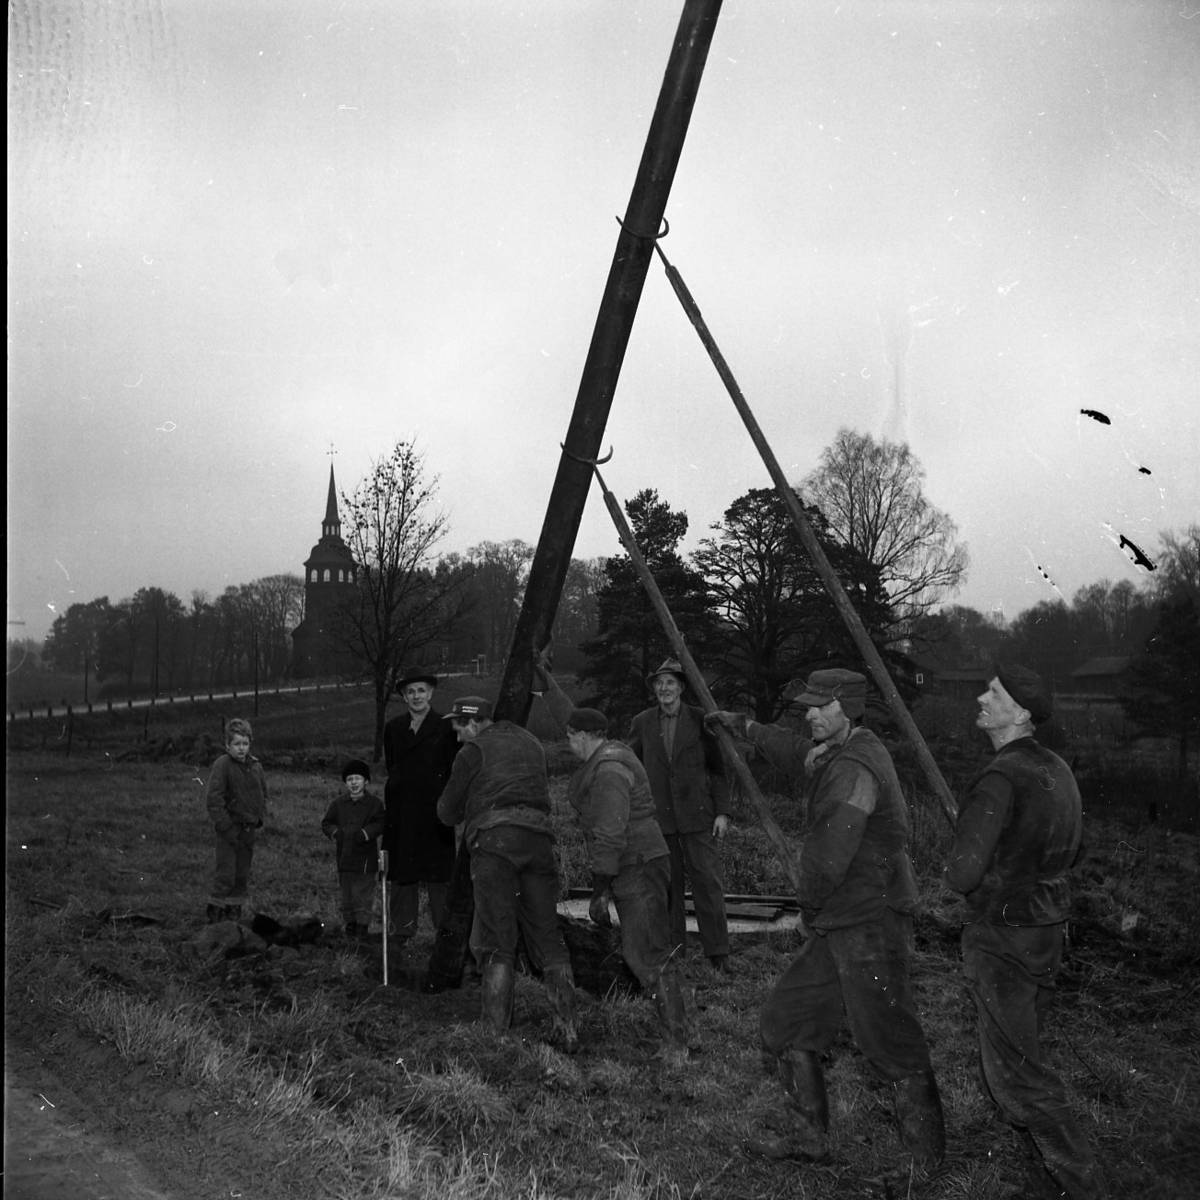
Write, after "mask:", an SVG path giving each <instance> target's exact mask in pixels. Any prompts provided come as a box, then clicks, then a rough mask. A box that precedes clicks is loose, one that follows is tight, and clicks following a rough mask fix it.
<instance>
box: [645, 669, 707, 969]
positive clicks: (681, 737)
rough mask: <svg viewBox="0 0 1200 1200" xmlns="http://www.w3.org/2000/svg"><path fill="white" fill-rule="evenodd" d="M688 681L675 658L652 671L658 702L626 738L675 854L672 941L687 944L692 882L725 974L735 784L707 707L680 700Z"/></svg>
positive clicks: (702, 925) (699, 916)
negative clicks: (726, 862) (726, 863)
mask: <svg viewBox="0 0 1200 1200" xmlns="http://www.w3.org/2000/svg"><path fill="white" fill-rule="evenodd" d="M686 681H687V677H686V676H685V675H684V672H683V667H682V665H681V664H680V663H679V662H677V661H676V660H675V659H673V658H668V659H667V660H666V662H664V663H663V665H662V666H661V667H659V668H658V670H657V671H655V672H654V674H653V675H650V676H648V677H647V679H646V683H647V685H648V686H649V687H650V689H651V690H652V691H653V692H654V695H655V698H656V699H657V701H658V703H657V704H656V705H655V706H654V707H653V708H647V709H646V710H645V711H643V712H640V713H638V715H637V716H636V717H634V718H633V721H632V722H631V724H630V726H629V736H628V737H626V739H625V741H626V744H627V745H628V746H629V748H630V749H631V750H632V751H633V752H634V754H636V755H637V756H638V758H640V759H641V761H642V765H643V766H644V767H645V768H646V774H647V775H648V776H649V778H650V790H651V791H652V792H653V794H654V805H655V808H656V810H657V812H658V825H659V828H660V829H661V830H662V833H663V837H665V838H666V839H667V849H668V850H669V851H670V852H671V889H670V892H669V893H668V899H669V903H668V912H669V913H670V918H671V941H672V943H673V944H674V945H675V946H677V947H685V946H686V945H687V912H686V909H685V907H684V881H685V879H686V880H688V881H690V883H691V885H692V901H693V903H694V904H695V906H696V925H697V927H698V928H699V931H700V946H701V948H702V949H703V951H704V955H705V957H706V958H707V959H708V961H709V962H710V963H712V965H713V967H714V968H715V969H716V970H718V971H723V972H727V971H728V970H729V927H728V923H727V921H726V917H725V880H724V878H723V877H722V874H721V856H720V853H719V851H718V845H719V843H720V841H721V839H722V838H723V837H724V836H725V832H726V830H727V829H728V828H729V783H728V781H727V780H726V778H725V762H724V760H723V759H722V757H721V747H720V745H719V744H718V742H717V739H716V738H715V737H714V736H713V734H712V731H711V730H709V729H706V728H705V726H704V712H703V710H701V709H699V708H696V707H694V706H692V705H690V704H684V703H683V702H682V697H683V688H684V684H685V683H686Z"/></svg>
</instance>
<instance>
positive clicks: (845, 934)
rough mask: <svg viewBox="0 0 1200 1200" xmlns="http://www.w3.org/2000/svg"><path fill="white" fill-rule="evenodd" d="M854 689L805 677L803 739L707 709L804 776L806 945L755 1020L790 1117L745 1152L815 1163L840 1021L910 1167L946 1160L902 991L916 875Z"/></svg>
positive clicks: (904, 824)
mask: <svg viewBox="0 0 1200 1200" xmlns="http://www.w3.org/2000/svg"><path fill="white" fill-rule="evenodd" d="M866 694H867V681H866V678H865V676H863V675H860V674H858V672H856V671H843V670H823V671H814V672H813V673H812V674H811V675H810V676H809V677H808V680H807V683H806V684H805V685H804V687H803V690H802V691H801V693H800V694H799V695H797V696H795V697H794V699H793V701H792V703H793V704H795V705H800V706H803V707H805V708H806V709H807V714H806V717H807V722H808V727H809V730H810V732H811V734H812V737H811V738H805V737H803V736H802V735H801V734H799V733H797V732H795V731H793V730H791V729H787V728H784V727H783V726H779V725H760V724H758V723H757V722H755V721H751V720H749V719H748V718H747V717H745V716H744V715H741V714H737V713H731V712H717V713H712V714H710V715H709V716H708V717H706V718H705V719H706V720H707V721H709V722H710V723H715V722H719V723H720V724H722V725H724V726H725V727H726V728H727V729H729V730H730V731H732V732H733V733H735V734H737V735H739V736H741V737H743V738H746V739H748V740H749V741H751V742H753V743H754V744H755V745H756V746H758V747H759V749H760V750H762V752H763V753H764V755H765V756H766V758H767V759H768V760H769V761H770V762H771V763H772V764H773V765H774V766H776V767H778V768H780V769H781V770H784V771H788V772H790V773H792V774H796V775H801V776H804V777H805V778H806V785H805V796H806V798H807V800H808V804H809V814H808V815H809V834H808V837H807V838H806V839H805V842H804V849H803V851H802V852H801V855H800V874H801V881H800V893H799V900H800V911H801V913H802V915H803V918H804V921H805V923H806V925H807V927H808V931H809V937H808V938H807V940H806V941H805V943H804V946H803V947H802V948H801V950H800V952H799V954H797V955H796V957H795V958H794V959H793V960H792V962H791V963H790V964H789V966H788V967H787V969H786V970H785V971H784V973H783V975H782V976H781V977H780V978H779V981H778V982H777V983H776V984H775V988H774V990H773V991H772V992H771V995H770V996H769V997H768V998H767V1001H766V1003H765V1004H764V1005H763V1009H762V1013H761V1014H760V1020H759V1028H760V1033H761V1037H762V1045H763V1049H764V1050H765V1051H766V1052H767V1053H768V1054H770V1055H772V1056H774V1058H775V1059H776V1062H777V1064H778V1068H779V1074H780V1078H781V1079H782V1081H783V1087H784V1091H785V1092H786V1094H787V1097H788V1100H789V1101H790V1103H791V1106H792V1108H793V1119H792V1121H791V1122H790V1125H789V1127H788V1128H787V1131H786V1132H785V1133H784V1134H783V1136H780V1137H775V1136H764V1137H760V1138H754V1139H752V1140H751V1141H750V1142H749V1143H748V1144H747V1149H749V1150H751V1151H753V1152H755V1153H760V1154H765V1155H767V1156H768V1157H771V1158H797V1157H798V1158H807V1159H811V1160H814V1161H820V1160H821V1159H823V1158H825V1157H826V1156H827V1154H828V1145H827V1136H828V1128H829V1102H828V1099H827V1095H826V1091H825V1080H824V1077H823V1075H822V1072H821V1060H820V1055H821V1054H822V1052H824V1051H826V1050H828V1049H829V1047H830V1046H831V1045H832V1044H833V1041H834V1038H835V1036H836V1035H837V1032H838V1029H839V1027H840V1025H841V1023H842V1020H843V1018H844V1019H845V1020H846V1022H847V1023H848V1024H849V1026H850V1032H851V1034H852V1035H853V1037H854V1040H855V1043H856V1044H857V1045H858V1048H859V1050H861V1051H862V1054H863V1057H864V1058H866V1059H867V1061H868V1062H869V1063H870V1064H871V1065H872V1067H873V1068H874V1069H875V1070H876V1072H878V1074H879V1075H881V1076H882V1077H883V1078H884V1079H885V1080H887V1081H888V1082H889V1083H891V1084H892V1086H893V1090H894V1094H895V1100H896V1113H897V1117H898V1118H899V1126H900V1137H901V1141H902V1142H903V1144H904V1146H905V1149H906V1151H907V1152H908V1154H909V1156H910V1157H911V1163H912V1166H913V1167H915V1168H916V1169H917V1170H928V1169H930V1168H932V1167H934V1166H936V1165H937V1164H938V1163H939V1162H941V1160H942V1158H943V1157H944V1155H945V1143H946V1135H945V1125H944V1121H943V1117H942V1104H941V1099H940V1097H939V1095H938V1089H937V1083H936V1081H935V1080H934V1076H933V1068H932V1066H931V1065H930V1060H929V1046H928V1044H927V1042H926V1040H925V1034H924V1031H923V1030H922V1029H921V1023H920V1021H919V1020H918V1019H917V1012H916V1006H915V1004H914V1003H913V997H912V992H911V989H910V986H909V963H910V960H911V957H912V952H913V929H912V914H913V912H914V910H915V909H916V907H917V903H918V892H917V880H916V875H915V873H914V871H913V867H912V862H911V861H910V859H909V856H908V843H909V820H908V805H907V803H906V802H905V799H904V795H903V793H902V792H901V790H900V783H899V780H898V779H897V778H896V769H895V767H894V766H893V764H892V760H891V756H890V755H889V754H888V752H887V749H886V748H885V747H884V745H883V743H882V742H881V741H880V740H879V738H878V737H876V735H875V734H874V733H872V732H871V731H870V730H869V729H866V728H864V727H863V726H862V725H861V724H860V721H861V718H862V716H863V712H864V710H865V707H866Z"/></svg>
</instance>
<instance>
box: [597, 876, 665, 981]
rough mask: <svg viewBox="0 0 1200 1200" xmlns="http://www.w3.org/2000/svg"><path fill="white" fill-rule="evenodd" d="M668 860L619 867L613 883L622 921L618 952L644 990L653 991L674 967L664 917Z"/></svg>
mask: <svg viewBox="0 0 1200 1200" xmlns="http://www.w3.org/2000/svg"><path fill="white" fill-rule="evenodd" d="M670 861H671V860H670V858H669V857H668V856H667V855H665V854H664V855H661V856H660V857H658V858H652V859H651V860H650V861H649V862H639V863H635V864H634V865H632V866H628V867H622V868H621V869H620V871H618V872H617V876H616V878H615V879H614V880H613V882H612V894H613V900H614V901H615V902H616V906H617V919H618V920H619V921H620V923H621V954H622V956H623V957H624V959H625V961H626V962H627V963H628V964H629V969H630V970H631V971H632V972H633V973H634V974H635V975H636V976H637V977H638V980H639V981H640V982H641V984H642V986H643V987H644V988H645V989H646V990H647V991H653V990H654V987H655V985H656V984H657V982H658V979H659V976H660V975H661V974H662V973H663V971H664V970H667V969H673V968H674V966H675V963H676V959H677V957H678V956H677V955H676V952H675V948H674V947H673V946H672V945H671V936H670V922H669V920H668V918H667V888H668V886H669V884H670V878H671V866H670Z"/></svg>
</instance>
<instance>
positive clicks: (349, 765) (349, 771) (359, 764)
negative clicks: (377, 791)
mask: <svg viewBox="0 0 1200 1200" xmlns="http://www.w3.org/2000/svg"><path fill="white" fill-rule="evenodd" d="M350 775H361V776H362V777H363V778H364V779H365V780H366V781H367V782H368V783H370V782H371V768H370V767H369V766H368V765H367V764H366V763H365V762H363V760H362V759H361V758H349V759H347V760H346V762H345V763H344V764H343V765H342V779H343V780H345V779H346V778H347V777H348V776H350Z"/></svg>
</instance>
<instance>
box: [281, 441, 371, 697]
mask: <svg viewBox="0 0 1200 1200" xmlns="http://www.w3.org/2000/svg"><path fill="white" fill-rule="evenodd" d="M357 572H358V567H357V566H356V565H355V562H354V556H353V555H352V554H351V553H350V547H349V546H347V545H346V543H345V542H344V541H343V540H342V519H341V517H340V516H339V515H338V502H337V485H336V484H335V483H334V479H333V464H332V463H330V464H329V497H328V499H327V500H326V501H325V519H324V520H323V521H322V522H321V538H320V540H319V541H318V542H317V544H316V545H315V546H314V547H313V548H312V552H311V553H310V554H309V556H308V558H307V560H306V561H305V563H304V620H302V621H301V622H300V624H299V625H297V626H296V628H295V629H294V630H292V675H293V676H294V677H295V678H297V679H307V678H310V677H311V676H314V675H331V674H338V673H341V672H342V671H345V670H346V669H347V667H348V665H349V664H348V663H347V662H346V651H345V648H344V647H340V646H337V645H331V644H330V638H329V636H328V631H329V625H330V620H331V617H332V614H333V613H334V611H335V610H336V608H337V604H338V601H339V599H340V597H341V596H343V595H344V594H345V593H346V591H347V590H348V589H349V588H351V587H352V586H353V585H354V581H355V578H356V575H357Z"/></svg>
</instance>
